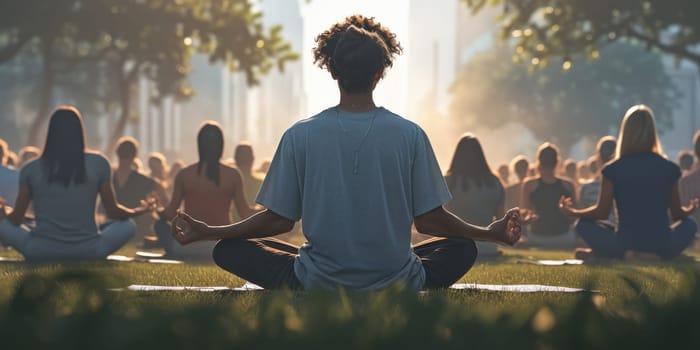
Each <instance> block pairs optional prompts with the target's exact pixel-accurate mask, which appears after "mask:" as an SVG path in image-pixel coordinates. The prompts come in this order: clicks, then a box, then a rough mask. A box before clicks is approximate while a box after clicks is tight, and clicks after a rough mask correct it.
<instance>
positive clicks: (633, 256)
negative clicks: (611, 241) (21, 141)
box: [625, 250, 661, 261]
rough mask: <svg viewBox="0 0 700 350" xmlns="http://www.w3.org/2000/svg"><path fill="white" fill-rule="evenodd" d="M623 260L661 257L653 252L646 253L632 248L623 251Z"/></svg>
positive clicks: (644, 259) (646, 259) (652, 259)
mask: <svg viewBox="0 0 700 350" xmlns="http://www.w3.org/2000/svg"><path fill="white" fill-rule="evenodd" d="M625 260H626V261H635V260H638V261H659V260H661V258H660V257H659V256H658V255H656V254H654V253H646V252H636V251H633V250H628V251H626V252H625Z"/></svg>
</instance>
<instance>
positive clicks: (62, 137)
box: [0, 107, 154, 261]
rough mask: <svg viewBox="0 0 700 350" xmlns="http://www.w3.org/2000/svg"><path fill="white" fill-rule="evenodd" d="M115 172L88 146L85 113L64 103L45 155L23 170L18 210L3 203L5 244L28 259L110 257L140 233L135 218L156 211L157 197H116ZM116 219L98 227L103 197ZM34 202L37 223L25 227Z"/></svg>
mask: <svg viewBox="0 0 700 350" xmlns="http://www.w3.org/2000/svg"><path fill="white" fill-rule="evenodd" d="M111 177H112V171H111V168H110V165H109V162H108V161H107V159H105V158H104V157H103V156H101V155H100V154H97V153H93V152H90V151H88V150H87V149H86V147H85V135H84V133H83V123H82V118H81V117H80V113H79V112H78V110H77V109H75V108H73V107H59V108H58V109H57V110H56V111H55V112H54V113H53V115H52V116H51V121H50V122H49V131H48V134H47V136H46V146H45V147H44V151H43V153H42V155H41V157H40V158H39V159H36V160H34V161H31V162H30V163H28V164H27V165H25V166H24V167H23V168H22V170H21V172H20V177H19V178H20V180H19V181H20V187H19V195H18V196H17V201H16V202H15V207H14V209H13V210H12V211H11V212H9V213H8V209H9V208H8V207H6V206H4V205H2V206H1V207H0V243H2V244H4V245H9V246H12V247H13V248H14V249H15V250H17V251H18V252H19V253H21V254H22V255H24V257H25V259H26V260H28V261H75V260H94V259H104V258H106V257H107V256H108V255H110V254H112V253H113V252H115V251H116V250H118V249H119V248H121V247H122V246H123V245H124V244H126V243H127V242H128V241H129V239H130V238H131V237H132V236H133V235H134V230H135V225H134V223H133V222H132V221H131V220H129V219H130V218H133V217H136V216H139V215H142V214H145V213H149V212H152V211H153V209H154V206H153V203H154V202H151V201H142V202H141V203H140V205H139V206H138V207H137V208H135V209H128V208H125V207H123V206H121V205H119V204H118V203H117V202H116V200H115V198H114V190H113V188H112V182H111ZM98 195H99V197H100V199H101V200H102V203H103V204H104V206H105V211H106V215H107V217H108V218H109V219H112V220H114V221H112V222H110V223H109V224H107V225H105V227H104V228H102V229H100V228H98V226H97V224H96V222H95V206H96V202H97V197H98ZM30 203H31V204H33V206H34V214H35V217H36V227H35V228H32V229H31V230H30V229H29V228H27V227H25V226H22V221H23V219H24V216H25V213H26V211H27V208H28V207H29V204H30Z"/></svg>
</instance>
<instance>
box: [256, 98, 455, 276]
mask: <svg viewBox="0 0 700 350" xmlns="http://www.w3.org/2000/svg"><path fill="white" fill-rule="evenodd" d="M272 164H273V165H272V167H271V168H270V171H269V173H268V175H267V177H266V179H265V182H264V183H263V187H262V189H261V190H260V194H259V196H258V199H257V201H258V202H259V203H260V204H262V205H263V206H265V207H267V208H268V209H270V210H271V211H273V212H275V213H276V214H278V215H281V216H284V217H286V218H288V219H291V220H297V219H299V218H302V222H303V225H304V227H303V229H304V234H305V236H306V237H307V239H308V243H307V244H305V245H304V246H303V247H302V248H301V251H300V256H299V257H298V258H297V261H296V264H295V272H296V275H297V277H299V279H300V281H301V283H302V284H303V285H304V286H305V287H306V288H309V287H313V286H320V287H326V288H333V287H335V286H338V285H340V286H346V287H349V288H351V289H354V290H369V289H379V288H382V287H385V286H386V285H389V284H391V283H394V282H396V281H399V280H402V281H407V282H408V283H409V284H410V285H411V286H412V287H414V288H416V289H417V288H422V286H423V283H424V279H425V275H424V271H423V269H422V265H421V263H420V261H419V259H418V258H417V256H415V255H414V254H413V253H412V250H411V247H410V234H411V224H412V222H413V218H414V217H415V216H418V215H421V214H424V213H426V212H428V211H430V210H432V209H434V208H437V207H439V206H441V205H442V204H444V203H445V202H447V201H448V200H449V198H450V196H449V192H448V191H447V187H446V185H445V182H444V179H443V177H442V174H441V172H440V169H439V167H438V165H437V161H436V160H435V156H434V154H433V151H432V148H431V147H430V143H429V141H428V139H427V137H426V136H425V133H424V132H423V131H422V130H421V129H420V128H419V127H418V126H417V125H415V124H414V123H411V122H409V121H407V120H405V119H403V118H401V117H400V116H398V115H395V114H393V113H391V112H389V111H387V110H386V109H383V108H379V109H376V110H373V111H370V112H366V113H349V112H344V111H339V110H338V109H336V108H331V109H327V110H325V111H323V112H321V113H320V114H318V115H316V116H314V117H312V118H309V119H306V120H303V121H301V122H299V123H297V124H296V125H295V126H293V127H292V128H291V129H289V130H288V131H287V132H286V133H285V135H284V137H283V139H282V142H281V143H280V146H279V148H278V150H277V154H276V155H275V160H274V161H273V163H272Z"/></svg>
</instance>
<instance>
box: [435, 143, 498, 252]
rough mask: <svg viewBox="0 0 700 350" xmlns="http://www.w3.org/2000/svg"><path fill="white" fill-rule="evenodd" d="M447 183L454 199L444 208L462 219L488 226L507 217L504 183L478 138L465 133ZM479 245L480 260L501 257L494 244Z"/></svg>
mask: <svg viewBox="0 0 700 350" xmlns="http://www.w3.org/2000/svg"><path fill="white" fill-rule="evenodd" d="M445 181H446V182H447V186H448V188H449V189H450V192H451V193H452V200H451V201H450V202H449V203H447V205H445V207H446V208H447V209H449V210H450V211H452V212H453V213H455V215H457V216H459V218H460V219H462V220H464V221H466V222H470V223H473V224H475V225H479V226H488V225H489V224H490V223H491V222H492V221H493V218H500V217H502V216H503V215H504V214H505V209H504V203H505V190H504V188H503V184H502V183H501V180H500V179H499V178H498V176H496V174H494V173H493V172H492V171H491V168H490V167H489V164H488V162H487V161H486V156H485V155H484V150H483V149H482V147H481V143H480V142H479V139H477V138H476V136H474V135H472V134H465V135H464V136H462V138H461V139H460V140H459V143H458V144H457V149H455V153H454V156H453V158H452V163H451V164H450V169H449V170H448V171H447V174H446V175H445ZM476 246H477V248H478V249H479V258H492V257H495V256H497V255H498V254H499V252H498V248H497V245H496V244H495V243H491V242H476Z"/></svg>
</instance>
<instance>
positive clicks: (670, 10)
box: [462, 0, 700, 71]
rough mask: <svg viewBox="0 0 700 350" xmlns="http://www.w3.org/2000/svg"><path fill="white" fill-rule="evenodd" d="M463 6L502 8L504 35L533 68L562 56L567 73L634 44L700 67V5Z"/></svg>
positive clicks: (665, 1)
mask: <svg viewBox="0 0 700 350" xmlns="http://www.w3.org/2000/svg"><path fill="white" fill-rule="evenodd" d="M462 1H464V2H465V3H466V4H467V5H468V6H469V7H470V8H471V9H472V10H473V11H474V12H477V11H479V10H480V9H482V8H483V7H484V6H485V5H487V4H490V5H493V6H501V7H502V8H503V13H502V16H501V17H500V20H501V22H502V32H501V36H502V37H503V38H513V39H515V40H516V42H517V44H516V46H515V47H516V50H517V53H518V55H521V56H524V57H525V58H527V59H529V60H530V62H533V63H539V62H542V60H543V59H546V58H549V57H559V58H561V59H563V61H562V67H563V68H564V69H565V70H566V69H569V68H570V67H571V66H572V59H573V57H574V56H575V55H577V54H585V55H587V56H588V57H593V58H596V57H599V56H600V51H599V48H600V47H602V46H604V45H606V44H608V43H612V42H616V41H619V40H625V39H627V40H629V39H634V40H637V41H640V42H642V43H643V44H645V45H647V47H649V48H655V49H658V50H660V51H662V52H665V53H668V54H671V55H673V56H675V57H676V58H677V59H678V60H681V59H685V60H689V61H691V62H693V63H695V65H696V66H698V67H700V51H699V50H698V49H697V47H698V45H699V44H700V1H697V0H644V1H639V0H568V1H561V0H462ZM699 71H700V70H699Z"/></svg>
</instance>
